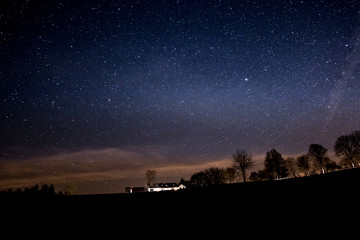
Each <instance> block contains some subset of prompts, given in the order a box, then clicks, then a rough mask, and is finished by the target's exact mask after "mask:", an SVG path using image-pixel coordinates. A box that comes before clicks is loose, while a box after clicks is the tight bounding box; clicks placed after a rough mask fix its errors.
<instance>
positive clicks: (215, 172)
mask: <svg viewBox="0 0 360 240" xmlns="http://www.w3.org/2000/svg"><path fill="white" fill-rule="evenodd" d="M190 182H191V185H193V186H196V187H204V186H211V185H219V184H223V183H224V182H225V177H224V169H221V168H217V167H211V168H208V169H205V171H200V172H196V173H194V174H193V175H192V176H191V178H190Z"/></svg>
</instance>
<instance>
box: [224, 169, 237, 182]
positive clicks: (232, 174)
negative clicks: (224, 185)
mask: <svg viewBox="0 0 360 240" xmlns="http://www.w3.org/2000/svg"><path fill="white" fill-rule="evenodd" d="M224 177H225V179H226V181H228V182H229V183H232V182H233V181H235V179H236V169H235V168H233V167H228V168H226V169H225V171H224Z"/></svg>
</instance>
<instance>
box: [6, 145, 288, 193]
mask: <svg viewBox="0 0 360 240" xmlns="http://www.w3.org/2000/svg"><path fill="white" fill-rule="evenodd" d="M171 152H172V150H171V149H170V150H169V149H166V148H161V147H155V146H147V147H141V148H140V147H136V148H135V147H133V148H127V149H120V148H104V149H85V150H82V151H77V152H63V153H57V154H52V155H49V156H39V157H33V158H30V159H25V160H23V159H11V160H6V161H5V160H3V161H1V162H0V189H2V190H6V189H9V188H12V189H16V188H24V187H29V186H34V185H35V184H38V185H41V184H54V185H55V188H56V190H62V189H64V187H65V186H66V185H69V184H72V185H75V186H76V187H77V188H78V193H79V194H84V193H110V192H124V189H125V187H126V186H145V182H146V180H145V172H146V170H148V169H154V170H156V171H157V181H159V182H177V181H179V180H180V179H181V178H184V179H189V178H190V177H191V175H192V174H193V173H195V172H198V171H202V170H204V169H206V168H209V167H219V168H226V167H229V166H231V165H232V162H231V158H230V157H228V158H221V157H220V158H209V159H205V158H204V159H200V160H199V159H196V160H195V159H193V158H192V157H189V158H186V159H172V158H171V156H172V154H171ZM289 156H290V155H289ZM284 157H287V156H286V155H284ZM253 159H254V161H255V167H254V169H252V171H257V170H259V169H262V168H263V161H264V159H265V155H264V154H256V155H253Z"/></svg>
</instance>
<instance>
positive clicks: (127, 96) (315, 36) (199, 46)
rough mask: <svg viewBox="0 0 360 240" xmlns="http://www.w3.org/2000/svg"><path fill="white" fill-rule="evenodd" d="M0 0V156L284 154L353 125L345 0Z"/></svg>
mask: <svg viewBox="0 0 360 240" xmlns="http://www.w3.org/2000/svg"><path fill="white" fill-rule="evenodd" d="M1 5H2V6H1V7H0V8H1V10H0V11H1V13H0V14H1V15H0V24H1V25H0V56H1V59H2V60H1V69H0V92H1V94H0V108H1V111H0V121H1V124H0V132H1V136H0V151H1V152H0V160H3V161H5V160H11V159H15V160H16V159H28V158H32V159H33V158H36V157H37V156H44V155H45V156H53V155H56V154H60V153H64V152H65V153H69V152H78V151H84V150H86V149H92V150H100V149H107V148H118V149H132V150H133V149H143V148H148V147H150V148H151V149H162V150H161V155H162V156H163V157H164V159H163V160H164V161H166V162H169V163H178V162H181V161H184V162H187V161H188V162H189V161H190V162H191V161H193V159H212V160H215V159H218V158H226V157H228V156H231V154H232V152H233V151H235V150H236V149H238V148H245V149H247V150H248V151H250V152H253V153H255V154H263V153H265V152H266V151H267V150H269V149H271V148H276V149H278V150H279V151H281V152H283V153H286V154H297V153H300V152H303V151H306V149H307V147H308V145H309V144H311V143H315V142H316V143H320V144H323V145H324V146H325V147H327V148H328V149H330V150H332V148H333V144H334V142H335V139H336V137H338V136H340V135H341V134H343V133H349V132H352V131H353V130H356V129H359V128H360V124H359V123H360V121H359V117H360V100H359V99H360V90H359V89H360V81H359V77H360V75H359V73H360V72H359V71H360V69H359V61H360V46H359V43H360V29H359V23H360V19H359V17H360V3H359V2H358V1H355V0H353V1H351V0H348V1H305V0H304V1H295V0H294V1H286V0H281V1H280V0H279V1H215V0H214V1H200V0H196V1H187V0H183V1H173V0H169V1H146V0H144V1H140V0H139V1H110V0H104V1H31V0H30V1H20V0H19V1H4V2H2V3H1ZM134 151H136V150H134ZM15 160H14V161H15Z"/></svg>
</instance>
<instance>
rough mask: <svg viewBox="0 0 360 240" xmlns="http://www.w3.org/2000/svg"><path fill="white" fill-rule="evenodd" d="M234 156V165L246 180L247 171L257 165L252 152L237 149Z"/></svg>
mask: <svg viewBox="0 0 360 240" xmlns="http://www.w3.org/2000/svg"><path fill="white" fill-rule="evenodd" d="M232 158H233V167H234V168H235V169H236V170H238V171H239V172H240V174H241V175H242V177H243V181H244V182H246V172H247V171H248V170H249V169H251V168H253V167H254V165H255V164H254V161H253V159H252V155H251V153H247V152H246V151H245V150H237V151H236V153H235V154H234V155H233V156H232Z"/></svg>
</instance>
